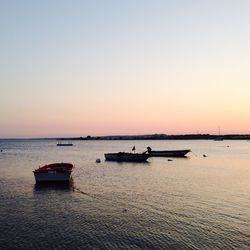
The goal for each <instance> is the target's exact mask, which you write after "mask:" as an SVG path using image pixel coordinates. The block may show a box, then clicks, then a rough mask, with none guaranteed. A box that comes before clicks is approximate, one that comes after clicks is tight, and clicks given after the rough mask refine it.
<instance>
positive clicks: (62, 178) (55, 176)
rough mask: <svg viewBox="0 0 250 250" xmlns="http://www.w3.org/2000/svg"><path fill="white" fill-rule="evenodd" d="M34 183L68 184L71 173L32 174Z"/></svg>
mask: <svg viewBox="0 0 250 250" xmlns="http://www.w3.org/2000/svg"><path fill="white" fill-rule="evenodd" d="M34 176H35V180H36V182H69V181H70V176H71V172H65V173H57V172H48V173H34Z"/></svg>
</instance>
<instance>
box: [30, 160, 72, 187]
mask: <svg viewBox="0 0 250 250" xmlns="http://www.w3.org/2000/svg"><path fill="white" fill-rule="evenodd" d="M73 167H74V166H73V165H72V164H71V163H52V164H49V165H45V166H43V167H39V168H38V169H36V170H34V171H33V173H34V176H35V179H36V182H68V181H70V176H71V173H72V169H73Z"/></svg>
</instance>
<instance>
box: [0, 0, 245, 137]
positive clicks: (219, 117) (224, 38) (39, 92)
mask: <svg viewBox="0 0 250 250" xmlns="http://www.w3.org/2000/svg"><path fill="white" fill-rule="evenodd" d="M249 13H250V1H243V0H240V1H236V0H235V1H219V0H218V1H198V0H197V1H146V0H144V1H139V0H134V1H2V2H1V3H0V31H1V40H0V54H1V58H0V86H1V94H0V115H1V120H0V137H12V136H14V137H15V136H18V137H22V136H28V137H29V136H50V135H52V136H53V135H55V136H57V135H86V134H129V133H131V134H132V133H154V132H155V133H157V132H159V133H162V132H163V133H193V132H197V131H199V132H204V133H216V132H217V128H218V126H220V127H221V128H222V131H223V132H224V133H250V118H249V112H250V73H249V72H250V71H249V66H250V32H249V30H250V29H249V28H250V15H249Z"/></svg>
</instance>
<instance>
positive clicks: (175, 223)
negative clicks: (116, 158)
mask: <svg viewBox="0 0 250 250" xmlns="http://www.w3.org/2000/svg"><path fill="white" fill-rule="evenodd" d="M1 145H2V148H3V149H4V157H2V158H1V157H0V191H1V192H0V203H1V206H0V225H1V227H0V246H1V249H46V248H48V249H249V245H250V231H249V225H250V182H249V179H250V144H249V143H248V142H244V141H222V142H214V141H81V142H75V143H74V145H75V146H74V147H65V148H62V147H56V145H55V142H54V141H21V142H20V141H9V142H1ZM131 145H132V146H133V145H136V148H137V149H138V150H139V151H143V150H144V149H145V146H147V145H150V146H151V147H152V148H155V149H157V150H168V149H183V148H191V149H192V151H193V154H192V153H190V154H189V155H188V157H187V158H171V159H172V161H168V160H169V159H170V158H155V157H151V158H149V159H148V163H142V164H138V163H116V162H106V161H104V160H103V157H104V153H106V152H119V151H128V150H130V149H131V148H132V147H131ZM227 145H230V147H227ZM203 155H207V157H203ZM97 158H101V163H96V162H95V159H97ZM53 162H71V163H73V164H74V165H75V168H74V170H73V178H74V181H73V182H71V183H41V184H35V178H34V175H33V173H32V170H34V169H35V168H36V167H37V166H39V165H40V166H41V165H45V164H47V163H53Z"/></svg>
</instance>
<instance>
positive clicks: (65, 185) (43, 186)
mask: <svg viewBox="0 0 250 250" xmlns="http://www.w3.org/2000/svg"><path fill="white" fill-rule="evenodd" d="M49 190H62V191H74V180H73V178H71V179H70V181H68V182H37V183H36V184H35V185H34V191H49Z"/></svg>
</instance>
